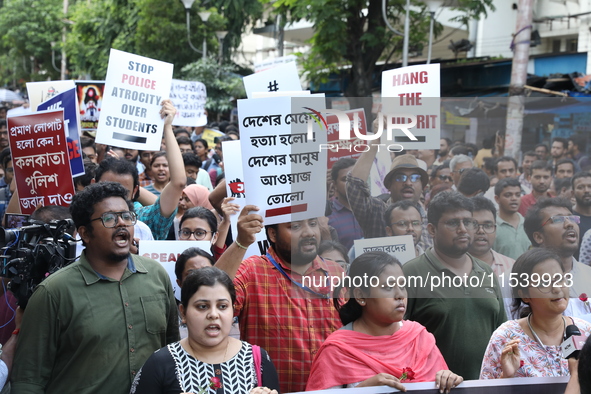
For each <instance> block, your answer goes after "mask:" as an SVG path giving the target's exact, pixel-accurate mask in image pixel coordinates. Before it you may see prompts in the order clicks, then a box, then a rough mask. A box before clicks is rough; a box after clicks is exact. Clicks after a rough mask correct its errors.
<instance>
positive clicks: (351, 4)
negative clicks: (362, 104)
mask: <svg viewBox="0 0 591 394" xmlns="http://www.w3.org/2000/svg"><path fill="white" fill-rule="evenodd" d="M387 3H388V6H387V8H386V12H387V15H388V20H389V22H390V24H392V25H394V26H395V27H396V28H397V29H398V30H400V31H402V30H403V27H402V24H403V22H404V12H405V3H406V2H405V0H388V1H387ZM412 4H413V5H414V6H415V7H413V10H412V11H411V13H410V18H411V23H410V26H411V28H410V36H409V38H410V43H411V46H412V45H420V44H422V43H423V42H425V41H426V36H427V34H428V31H429V17H428V12H427V9H426V6H425V4H423V3H422V2H420V1H418V0H413V1H412ZM274 7H275V9H276V12H277V13H280V14H281V15H283V16H285V17H287V19H288V20H290V21H299V20H304V19H305V20H308V21H310V22H312V23H313V24H314V35H313V36H312V38H311V40H310V43H311V45H312V46H311V49H310V52H309V54H307V56H305V57H304V59H303V66H304V69H305V70H306V71H307V72H308V73H309V78H310V80H311V81H312V82H316V83H319V82H323V81H326V80H327V77H328V75H329V74H330V73H333V72H339V73H340V70H342V69H345V68H347V67H349V71H348V73H349V85H348V87H347V89H346V91H345V94H346V95H347V96H349V97H368V96H370V95H371V91H372V82H373V81H372V79H373V75H374V72H375V70H376V62H377V61H378V60H380V59H382V60H388V59H390V58H391V57H392V55H393V54H394V53H396V52H399V51H401V49H402V37H401V36H399V35H396V34H394V33H393V32H392V31H391V30H390V29H388V27H387V26H386V23H385V21H384V18H383V15H382V0H277V2H275V3H274ZM487 8H488V9H493V8H492V0H459V7H458V9H460V10H461V11H463V13H464V14H463V15H462V16H461V17H459V20H461V21H462V22H463V23H467V22H468V21H469V20H470V19H471V18H473V17H477V16H479V15H481V14H486V11H487ZM439 28H440V26H438V30H439ZM436 32H437V31H436Z"/></svg>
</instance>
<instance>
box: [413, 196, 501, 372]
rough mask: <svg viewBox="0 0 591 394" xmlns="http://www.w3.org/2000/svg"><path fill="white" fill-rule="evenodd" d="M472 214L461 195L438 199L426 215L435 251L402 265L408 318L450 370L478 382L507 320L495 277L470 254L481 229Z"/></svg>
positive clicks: (466, 199)
mask: <svg viewBox="0 0 591 394" xmlns="http://www.w3.org/2000/svg"><path fill="white" fill-rule="evenodd" d="M472 211H473V204H472V201H471V200H470V199H468V198H466V197H464V196H463V195H461V194H460V193H458V192H454V191H449V192H442V193H439V194H438V195H437V196H435V198H433V200H431V203H430V204H429V211H428V213H427V218H428V221H429V224H428V226H427V230H428V231H429V232H430V233H431V235H432V236H433V247H432V248H429V249H428V250H426V251H425V253H424V254H422V255H421V256H419V257H417V258H415V259H413V260H410V261H409V262H407V263H406V264H405V265H404V266H403V271H404V274H405V275H406V280H407V289H408V305H407V311H406V319H408V320H414V321H416V322H419V323H421V324H422V325H423V326H425V327H426V328H427V331H429V332H430V333H432V334H433V335H434V336H435V340H436V342H437V347H438V348H439V350H440V351H441V354H442V355H443V357H444V358H445V361H446V363H447V365H448V367H449V369H450V370H451V371H453V372H455V373H457V374H458V375H460V376H462V377H463V378H464V379H466V380H470V379H478V377H479V375H480V365H481V363H482V358H483V356H484V352H485V350H486V346H487V345H488V341H489V339H490V337H491V335H492V333H493V331H494V330H496V329H497V327H498V326H499V325H500V324H501V323H503V322H504V321H505V320H506V315H505V307H504V303H503V299H502V295H501V290H500V287H499V284H498V281H497V277H496V275H495V274H494V272H493V271H492V269H491V268H490V266H489V265H488V264H486V263H485V262H483V261H480V260H478V259H476V258H474V257H472V256H471V255H470V254H468V253H467V252H468V248H469V247H470V244H471V242H472V239H473V237H474V234H475V232H476V229H477V228H478V226H479V225H478V222H477V221H476V220H474V219H473V218H472ZM444 278H445V279H444Z"/></svg>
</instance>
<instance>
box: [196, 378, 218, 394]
mask: <svg viewBox="0 0 591 394" xmlns="http://www.w3.org/2000/svg"><path fill="white" fill-rule="evenodd" d="M210 387H211V388H212V389H213V390H214V391H215V390H217V389H219V388H221V387H222V380H221V379H220V378H218V377H217V376H214V377H211V378H209V384H208V385H207V386H205V387H202V388H201V390H199V393H198V394H205V393H206V392H207V391H208V390H209V388H210Z"/></svg>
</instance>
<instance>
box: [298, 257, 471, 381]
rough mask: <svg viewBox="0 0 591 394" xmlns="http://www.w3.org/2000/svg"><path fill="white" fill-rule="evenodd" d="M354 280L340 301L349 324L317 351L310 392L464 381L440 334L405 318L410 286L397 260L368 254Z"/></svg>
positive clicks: (353, 271)
mask: <svg viewBox="0 0 591 394" xmlns="http://www.w3.org/2000/svg"><path fill="white" fill-rule="evenodd" d="M349 279H350V282H348V283H345V285H347V287H349V300H348V301H347V302H346V303H345V304H344V305H342V306H340V305H337V309H338V310H339V315H340V317H341V321H342V322H343V325H344V327H343V328H341V329H340V330H337V331H335V332H334V333H333V334H331V335H330V336H329V337H328V338H327V339H326V341H325V342H324V343H323V344H322V346H321V347H320V349H319V350H318V353H317V354H316V357H315V358H314V362H313V363H312V371H311V373H310V377H309V378H308V384H307V386H306V390H307V391H312V390H324V389H329V388H339V387H364V386H381V385H388V386H391V387H394V388H396V389H399V390H401V391H405V388H404V386H403V385H402V382H407V383H408V382H432V381H434V382H435V384H436V386H437V388H438V389H440V391H441V392H444V391H445V392H449V390H450V389H452V388H453V387H456V386H457V385H458V384H460V383H461V382H462V381H463V378H462V377H461V376H458V375H456V374H454V373H453V372H451V371H449V370H448V368H447V364H446V363H445V360H444V359H443V356H442V355H441V352H440V351H439V349H438V348H437V346H436V345H435V337H434V336H433V335H432V334H431V333H429V332H427V330H426V329H425V327H423V326H422V325H420V324H419V323H416V322H413V321H408V320H406V321H403V320H402V318H403V317H404V313H405V311H406V289H405V288H404V285H405V277H404V274H403V272H402V266H401V265H400V263H399V262H398V260H396V259H395V258H394V257H392V256H390V255H388V254H386V253H384V252H370V253H365V254H363V255H361V256H359V257H358V258H356V259H355V260H354V261H353V263H352V264H351V267H350V270H349ZM349 283H350V286H349Z"/></svg>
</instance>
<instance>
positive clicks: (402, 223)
mask: <svg viewBox="0 0 591 394" xmlns="http://www.w3.org/2000/svg"><path fill="white" fill-rule="evenodd" d="M394 226H396V227H398V228H399V229H401V230H406V229H407V228H409V227H411V226H412V227H414V228H421V227H422V226H423V222H421V221H420V220H399V221H397V222H394V223H392V224H390V227H394Z"/></svg>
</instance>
